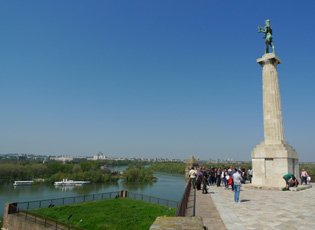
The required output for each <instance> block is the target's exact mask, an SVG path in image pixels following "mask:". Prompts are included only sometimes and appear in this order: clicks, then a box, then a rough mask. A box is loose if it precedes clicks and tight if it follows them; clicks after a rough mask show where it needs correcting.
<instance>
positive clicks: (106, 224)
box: [32, 198, 176, 230]
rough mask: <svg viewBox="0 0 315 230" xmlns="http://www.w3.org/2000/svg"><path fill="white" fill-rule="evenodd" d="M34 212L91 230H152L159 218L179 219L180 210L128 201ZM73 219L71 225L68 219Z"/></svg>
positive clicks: (87, 204)
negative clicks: (176, 213) (151, 227)
mask: <svg viewBox="0 0 315 230" xmlns="http://www.w3.org/2000/svg"><path fill="white" fill-rule="evenodd" d="M32 212H34V213H36V214H39V215H42V216H47V217H50V218H53V219H56V220H58V221H60V222H63V223H67V224H71V225H73V226H78V227H80V228H83V229H87V230H97V229H99V230H104V229H115V230H118V229H121V230H126V229H130V230H133V229H134V230H141V229H149V228H150V226H151V225H152V223H153V222H154V220H155V218H156V217H158V216H175V212H176V209H175V208H168V207H164V206H160V205H157V204H151V203H147V202H143V201H138V200H131V199H128V198H123V199H111V200H103V201H97V202H87V203H80V204H75V205H66V206H59V207H53V208H44V209H37V210H33V211H32ZM70 215H72V216H71V218H70V220H69V221H68V217H69V216H70Z"/></svg>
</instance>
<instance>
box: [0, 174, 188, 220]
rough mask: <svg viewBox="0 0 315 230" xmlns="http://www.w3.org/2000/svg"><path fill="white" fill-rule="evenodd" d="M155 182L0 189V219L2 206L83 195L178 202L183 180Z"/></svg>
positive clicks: (165, 178)
mask: <svg viewBox="0 0 315 230" xmlns="http://www.w3.org/2000/svg"><path fill="white" fill-rule="evenodd" d="M155 176H156V177H157V178H158V180H157V182H155V183H152V184H146V185H139V184H128V185H126V184H124V183H123V182H122V181H119V182H118V183H115V184H86V185H83V186H76V187H55V186H54V185H47V184H37V185H31V186H16V187H14V186H13V185H12V183H11V184H1V185H0V216H1V217H2V215H3V208H4V204H5V203H8V202H15V201H33V200H44V199H52V198H61V197H69V196H78V195H84V194H93V193H104V192H114V191H119V190H123V189H124V190H128V191H132V192H135V193H139V194H145V195H149V196H154V197H158V198H163V199H168V200H174V201H180V199H181V197H182V195H183V192H184V189H185V178H184V176H182V175H173V174H166V173H155Z"/></svg>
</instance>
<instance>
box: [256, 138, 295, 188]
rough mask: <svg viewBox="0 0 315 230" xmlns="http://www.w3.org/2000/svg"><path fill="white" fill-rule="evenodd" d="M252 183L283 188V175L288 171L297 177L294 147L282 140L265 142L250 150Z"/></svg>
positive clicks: (257, 185) (265, 186)
mask: <svg viewBox="0 0 315 230" xmlns="http://www.w3.org/2000/svg"><path fill="white" fill-rule="evenodd" d="M252 166H253V179H252V185H253V186H256V187H264V188H268V187H269V188H283V187H285V181H284V179H283V178H282V177H283V175H285V174H286V173H288V172H290V173H292V174H294V175H295V176H296V177H297V178H299V160H298V155H297V153H296V151H295V149H294V148H293V147H292V146H290V145H289V144H287V143H286V142H284V141H282V142H280V143H275V144H266V143H265V142H262V143H260V144H259V145H257V146H256V147H255V148H254V150H253V152H252Z"/></svg>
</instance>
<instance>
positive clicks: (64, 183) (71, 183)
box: [54, 179, 90, 186]
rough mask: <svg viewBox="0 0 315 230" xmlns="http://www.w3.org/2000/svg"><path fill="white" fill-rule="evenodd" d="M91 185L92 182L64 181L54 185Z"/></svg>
mask: <svg viewBox="0 0 315 230" xmlns="http://www.w3.org/2000/svg"><path fill="white" fill-rule="evenodd" d="M89 183H90V181H84V180H68V179H63V180H62V181H56V182H55V183H54V185H55V186H77V185H83V184H89Z"/></svg>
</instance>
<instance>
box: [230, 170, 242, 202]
mask: <svg viewBox="0 0 315 230" xmlns="http://www.w3.org/2000/svg"><path fill="white" fill-rule="evenodd" d="M232 178H233V187H234V202H235V204H237V203H239V202H240V193H241V181H242V180H243V179H242V176H241V174H240V171H239V170H235V172H234V173H233V175H232Z"/></svg>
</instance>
